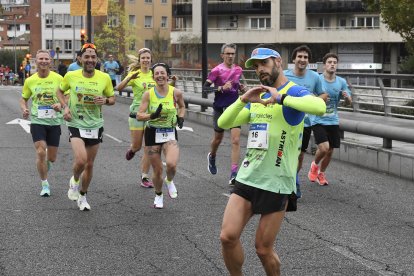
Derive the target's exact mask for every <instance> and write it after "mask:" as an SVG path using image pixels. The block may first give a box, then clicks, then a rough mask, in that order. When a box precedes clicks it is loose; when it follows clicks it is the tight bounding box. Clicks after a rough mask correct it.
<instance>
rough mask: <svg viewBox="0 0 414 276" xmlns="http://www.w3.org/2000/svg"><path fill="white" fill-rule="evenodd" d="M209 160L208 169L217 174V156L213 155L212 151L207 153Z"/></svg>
mask: <svg viewBox="0 0 414 276" xmlns="http://www.w3.org/2000/svg"><path fill="white" fill-rule="evenodd" d="M207 161H208V167H207V169H208V171H209V172H210V173H211V174H216V173H217V167H216V158H215V157H211V154H210V152H209V153H208V154H207Z"/></svg>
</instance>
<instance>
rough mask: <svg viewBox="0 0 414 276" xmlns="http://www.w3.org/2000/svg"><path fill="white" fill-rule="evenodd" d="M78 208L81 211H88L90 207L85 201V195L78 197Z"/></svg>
mask: <svg viewBox="0 0 414 276" xmlns="http://www.w3.org/2000/svg"><path fill="white" fill-rule="evenodd" d="M78 207H79V210H81V211H89V210H90V209H91V206H90V205H89V204H88V202H87V201H86V195H79V197H78Z"/></svg>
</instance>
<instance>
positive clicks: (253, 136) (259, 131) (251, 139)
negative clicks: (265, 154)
mask: <svg viewBox="0 0 414 276" xmlns="http://www.w3.org/2000/svg"><path fill="white" fill-rule="evenodd" d="M268 138H269V134H268V132H267V124H266V123H263V124H251V125H250V129H249V136H248V138H247V148H249V149H267V148H268V147H269V145H268V140H269V139H268Z"/></svg>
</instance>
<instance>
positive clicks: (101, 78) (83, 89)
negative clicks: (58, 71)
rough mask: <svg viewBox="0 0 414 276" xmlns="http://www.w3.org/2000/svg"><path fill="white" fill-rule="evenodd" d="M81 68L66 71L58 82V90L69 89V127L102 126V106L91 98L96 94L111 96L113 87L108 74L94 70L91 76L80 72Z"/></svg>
mask: <svg viewBox="0 0 414 276" xmlns="http://www.w3.org/2000/svg"><path fill="white" fill-rule="evenodd" d="M82 72H83V70H76V71H70V72H68V73H66V75H65V77H64V78H63V81H62V82H61V83H60V90H62V91H68V90H69V95H70V97H69V108H70V112H71V115H72V120H71V121H70V122H67V125H68V126H70V127H75V128H80V129H97V128H101V127H103V124H104V120H103V117H102V106H101V105H96V104H95V103H94V102H93V99H94V98H95V97H97V96H101V97H102V96H105V97H112V96H114V89H113V87H112V82H111V78H110V77H109V75H108V74H106V73H103V72H101V71H99V70H95V74H94V75H93V77H91V78H86V77H84V76H83V74H82Z"/></svg>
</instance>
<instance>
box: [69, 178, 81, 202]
mask: <svg viewBox="0 0 414 276" xmlns="http://www.w3.org/2000/svg"><path fill="white" fill-rule="evenodd" d="M68 198H69V199H70V200H78V198H79V183H76V182H75V178H74V177H73V176H72V177H71V178H70V180H69V190H68Z"/></svg>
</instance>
